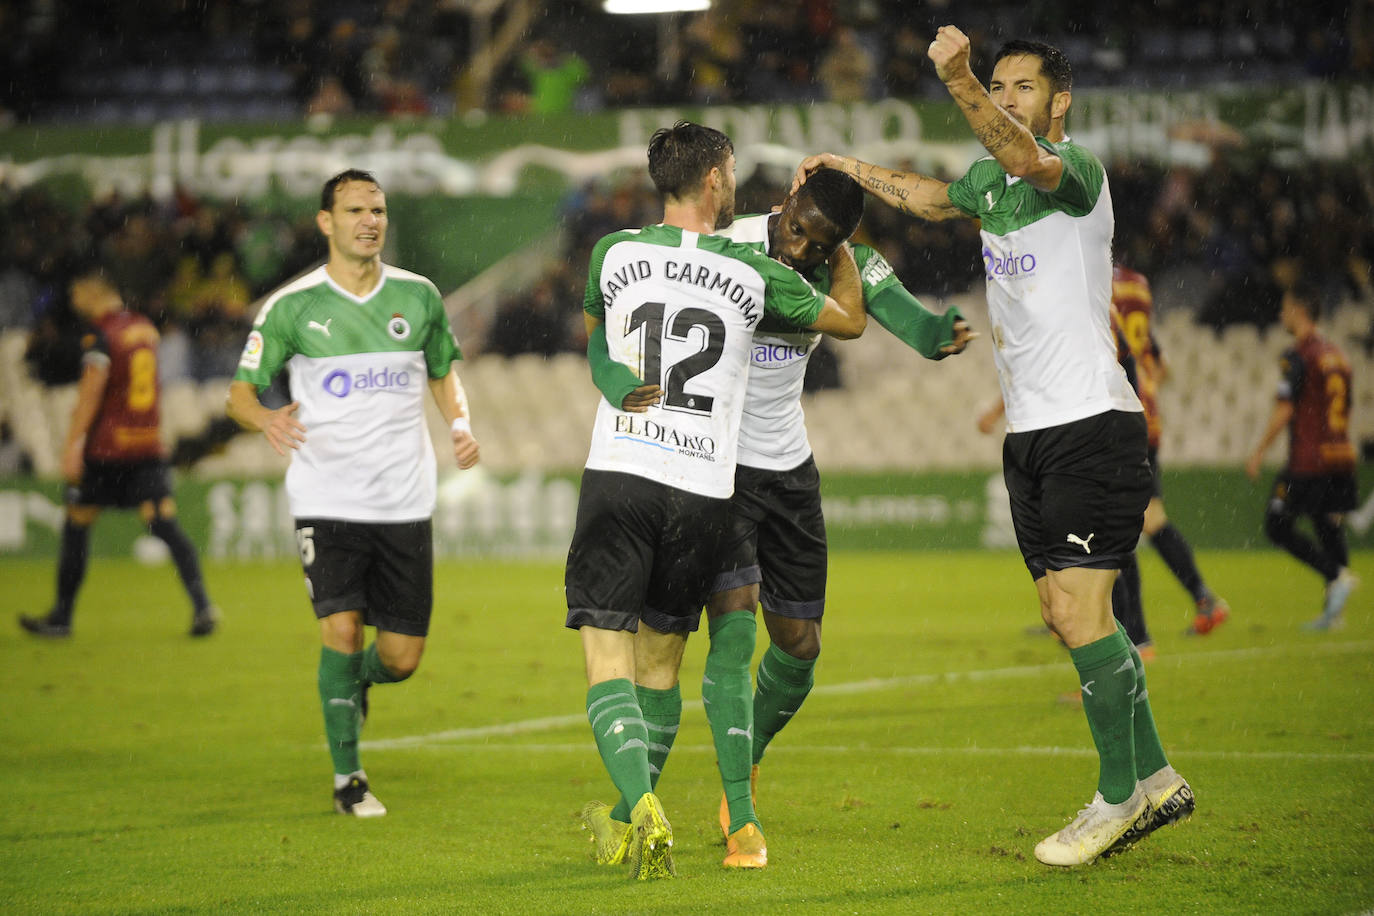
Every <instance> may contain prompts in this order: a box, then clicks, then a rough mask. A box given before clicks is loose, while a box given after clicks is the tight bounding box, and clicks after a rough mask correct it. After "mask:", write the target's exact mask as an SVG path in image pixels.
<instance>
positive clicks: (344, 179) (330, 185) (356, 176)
mask: <svg viewBox="0 0 1374 916" xmlns="http://www.w3.org/2000/svg"><path fill="white" fill-rule="evenodd" d="M350 181H365V182H367V183H368V184H375V185H376V186H377V190H379V191H380V190H381V189H382V185H381V182H379V181H378V180H377V178H376V176H375V175H373V174H372V173H371V172H365V171H363V170H362V169H344V170H343V171H342V172H340V173H339V174H337V175H335V176H334V177H333V178H331V179H329V180H328V181H326V182H325V183H324V188H323V189H321V190H320V209H321V210H333V209H334V192H335V191H337V190H338V189H339V186H340V185H344V184H347V183H348V182H350Z"/></svg>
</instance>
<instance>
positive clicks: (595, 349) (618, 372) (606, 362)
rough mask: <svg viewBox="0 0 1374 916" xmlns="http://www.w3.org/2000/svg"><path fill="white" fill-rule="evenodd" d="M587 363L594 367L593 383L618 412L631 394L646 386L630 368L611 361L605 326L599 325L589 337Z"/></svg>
mask: <svg viewBox="0 0 1374 916" xmlns="http://www.w3.org/2000/svg"><path fill="white" fill-rule="evenodd" d="M587 362H588V363H590V364H591V367H592V382H593V383H594V384H595V385H596V387H597V388H598V389H600V391H601V393H602V395H604V396H605V398H606V400H607V401H610V402H611V405H612V406H614V407H615V408H616V409H617V410H618V409H620V408H621V407H622V406H623V405H624V403H625V398H626V396H628V395H629V394H630V392H632V391H634V390H635V389H636V388H638V387H639V386H640V385H643V384H644V381H643V380H642V379H640V377H639V376H637V375H635V374H634V371H633V370H632V369H630V367H629V366H627V365H625V364H624V363H618V362H616V361H615V360H613V359H611V351H610V347H609V346H607V344H606V326H605V325H604V324H599V325H597V326H596V328H595V329H594V330H593V331H592V332H591V334H589V335H587Z"/></svg>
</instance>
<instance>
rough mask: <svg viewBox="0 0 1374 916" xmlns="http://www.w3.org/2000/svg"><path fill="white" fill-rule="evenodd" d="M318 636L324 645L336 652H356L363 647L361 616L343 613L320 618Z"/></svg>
mask: <svg viewBox="0 0 1374 916" xmlns="http://www.w3.org/2000/svg"><path fill="white" fill-rule="evenodd" d="M320 635H321V638H322V639H323V640H324V644H325V645H326V646H328V647H329V648H331V649H333V650H335V651H336V652H349V653H352V652H357V651H358V650H360V649H361V648H362V647H363V622H362V619H361V615H359V614H356V613H351V612H344V613H339V614H330V615H329V616H328V617H321V618H320Z"/></svg>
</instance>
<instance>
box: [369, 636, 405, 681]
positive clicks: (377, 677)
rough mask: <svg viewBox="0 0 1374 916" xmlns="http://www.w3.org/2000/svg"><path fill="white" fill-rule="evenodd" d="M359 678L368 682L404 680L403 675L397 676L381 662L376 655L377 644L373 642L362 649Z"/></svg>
mask: <svg viewBox="0 0 1374 916" xmlns="http://www.w3.org/2000/svg"><path fill="white" fill-rule="evenodd" d="M406 677H410V675H406ZM361 679H362V680H364V681H367V682H368V683H369V684H395V683H398V682H400V681H404V680H405V677H397V676H396V675H394V674H392V673H391V670H390V669H389V668H387V666H386V665H383V664H382V660H381V658H380V657H379V656H378V655H377V644H376V643H375V642H374V643H373V644H372V645H370V646H368V647H367V649H365V650H364V651H363V662H362V672H361Z"/></svg>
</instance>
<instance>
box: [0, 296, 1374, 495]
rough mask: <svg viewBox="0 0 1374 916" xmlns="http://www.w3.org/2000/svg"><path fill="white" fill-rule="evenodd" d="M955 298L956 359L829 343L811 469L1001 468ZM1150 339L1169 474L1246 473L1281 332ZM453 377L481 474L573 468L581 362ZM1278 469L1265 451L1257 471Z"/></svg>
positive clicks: (982, 351)
mask: <svg viewBox="0 0 1374 916" xmlns="http://www.w3.org/2000/svg"><path fill="white" fill-rule="evenodd" d="M954 301H955V303H957V305H958V307H959V308H960V310H961V311H962V312H963V313H964V314H965V315H966V316H967V317H968V318H969V320H970V322H971V323H972V324H973V326H974V328H975V329H977V330H979V331H980V332H981V333H982V336H981V337H980V338H979V339H978V340H977V341H975V342H974V344H973V346H972V348H971V349H970V351H969V352H968V353H966V354H964V355H963V356H959V357H954V358H950V359H945V360H942V361H940V362H930V361H927V360H924V359H922V358H920V357H919V356H917V355H916V354H914V353H911V352H910V351H909V350H907V349H906V347H904V346H903V345H902V344H901V343H899V342H898V341H897V340H896V339H895V338H893V337H892V336H891V335H889V334H888V333H886V332H885V331H883V330H882V329H881V328H879V327H877V326H876V325H875V326H873V327H871V328H870V330H869V331H868V332H867V333H866V334H865V335H864V337H863V338H862V339H860V340H857V341H852V342H847V343H841V344H838V345H836V350H837V352H838V354H839V358H840V372H841V378H842V380H843V383H844V387H843V388H841V389H839V390H832V391H823V392H820V393H818V394H815V395H808V396H807V398H806V413H807V421H808V422H807V428H808V430H809V432H810V436H811V444H812V447H813V449H814V450H815V452H816V459H817V462H818V463H819V464H820V466H821V467H822V468H823V469H827V470H834V471H851V470H852V471H864V470H958V469H961V468H968V467H978V468H988V467H995V466H996V465H997V464H998V463H999V461H1000V455H1001V436H1000V435H991V436H983V435H981V434H979V433H978V431H977V428H976V426H975V422H974V421H975V418H976V417H977V415H978V413H980V412H981V411H982V410H984V409H985V408H986V407H987V406H989V405H990V404H992V403H995V401H996V399H997V396H998V392H997V384H996V378H995V374H994V372H993V369H992V357H991V351H990V349H989V348H990V346H991V336H990V335H989V334H988V333H987V313H986V308H985V307H984V305H983V302H982V297H981V296H980V295H976V294H974V295H967V296H962V297H959V298H958V299H956V300H954ZM927 304H929V305H931V307H933V308H941V307H944V306H945V305H947V304H948V303H944V304H942V303H938V302H936V301H935V300H927ZM1368 325H1369V313H1368V310H1367V309H1366V308H1365V307H1362V306H1356V305H1348V306H1346V307H1345V308H1343V309H1341V310H1338V311H1337V312H1336V313H1335V315H1334V316H1332V318H1331V319H1330V320H1329V321H1326V322H1324V323H1323V330H1324V332H1325V333H1326V334H1327V335H1328V336H1330V337H1331V338H1332V339H1333V340H1336V341H1338V342H1339V343H1340V344H1341V346H1342V348H1343V349H1344V350H1345V351H1346V353H1347V354H1348V355H1349V356H1350V359H1351V362H1352V366H1353V369H1354V375H1355V384H1354V407H1353V410H1352V417H1351V419H1352V434H1353V437H1354V438H1355V439H1356V440H1357V441H1363V440H1365V439H1370V438H1374V359H1371V358H1370V356H1369V355H1368V354H1367V353H1366V352H1365V350H1364V349H1363V347H1362V346H1361V345H1360V344H1358V343H1356V342H1355V341H1354V340H1353V338H1354V337H1356V336H1357V335H1359V334H1362V333H1366V332H1367V330H1368ZM1155 336H1156V338H1157V339H1158V340H1159V342H1160V346H1161V349H1162V350H1163V353H1164V357H1165V361H1166V362H1167V364H1168V366H1169V372H1170V375H1169V379H1168V380H1167V381H1166V383H1165V385H1164V387H1163V389H1162V392H1161V406H1162V410H1163V415H1164V440H1163V443H1162V444H1161V449H1160V451H1161V455H1162V457H1163V460H1164V461H1165V462H1167V466H1171V467H1173V466H1180V465H1210V466H1222V465H1229V466H1233V467H1238V466H1240V465H1242V464H1243V463H1244V461H1245V459H1246V456H1247V455H1248V454H1249V450H1250V449H1251V448H1252V447H1253V445H1254V442H1255V440H1256V439H1257V438H1258V436H1259V434H1260V431H1261V429H1262V427H1263V424H1264V422H1265V420H1266V419H1267V417H1268V415H1269V410H1270V407H1271V405H1272V403H1273V397H1274V389H1275V386H1276V384H1277V382H1278V355H1279V353H1280V352H1281V351H1282V350H1283V348H1284V347H1286V346H1287V345H1288V337H1287V335H1286V334H1284V333H1283V331H1282V330H1281V329H1280V328H1278V327H1273V328H1270V329H1269V331H1268V333H1266V334H1260V333H1259V332H1257V331H1256V330H1255V329H1254V328H1252V327H1249V326H1234V327H1231V328H1228V329H1227V330H1226V332H1225V333H1224V334H1222V335H1220V336H1218V335H1216V334H1214V333H1213V332H1212V331H1211V330H1210V329H1208V328H1205V327H1201V326H1199V325H1196V324H1194V323H1193V322H1192V321H1191V320H1190V319H1189V317H1188V316H1187V315H1186V314H1183V313H1181V312H1178V311H1175V312H1171V313H1168V314H1166V315H1165V316H1163V318H1162V319H1161V320H1159V321H1158V322H1157V323H1156V327H1155ZM24 343H25V336H24V334H23V332H18V331H10V332H7V333H5V334H3V335H0V417H4V418H7V419H8V420H9V422H10V425H11V427H12V428H13V430H14V434H15V436H16V438H17V439H18V441H19V442H20V443H21V444H22V445H23V447H24V448H25V450H26V451H28V452H29V454H30V455H31V457H32V458H33V460H34V465H35V467H36V468H37V470H38V473H39V474H40V475H43V476H56V475H57V474H58V461H59V452H60V449H61V446H62V439H63V436H64V435H65V432H66V425H67V420H68V417H69V416H70V413H71V406H72V402H73V400H74V398H75V386H68V387H66V388H61V389H56V390H48V389H45V388H43V386H41V385H39V384H37V383H36V382H34V381H32V380H31V379H30V378H29V377H28V375H27V373H26V372H25V366H24V363H23V359H22V356H23V351H24ZM459 375H460V376H461V378H462V379H463V384H464V386H465V387H466V389H467V391H468V397H469V400H470V401H471V404H472V411H473V417H474V422H473V428H474V430H475V431H476V433H477V435H478V438H479V439H480V440H481V442H482V459H483V463H484V464H485V466H486V467H487V469H488V470H489V471H494V472H498V473H506V472H519V471H526V470H552V469H576V468H579V467H581V465H582V462H583V460H584V459H585V458H586V454H587V443H588V431H589V429H590V424H591V418H592V416H593V414H594V413H595V411H596V403H597V398H598V397H599V395H598V393H597V391H596V388H595V387H594V386H593V385H592V383H591V379H590V377H589V376H588V374H587V369H586V364H585V360H584V359H583V357H582V356H581V354H577V353H566V354H560V355H558V356H555V357H552V358H549V359H545V358H542V357H539V356H532V355H526V356H518V357H514V358H504V357H499V356H478V357H476V358H474V359H472V360H469V361H467V362H464V363H460V364H459ZM227 384H228V382H227V380H212V381H208V382H203V383H196V382H190V381H184V380H183V381H177V382H173V383H169V384H167V385H165V386H164V389H163V411H164V413H163V417H164V438H165V439H166V441H167V443H168V444H169V445H170V444H171V443H173V442H174V441H175V440H176V439H177V438H178V437H181V436H188V435H194V434H196V433H198V432H200V431H201V430H203V429H204V428H205V424H206V423H208V422H209V421H210V420H211V419H212V418H214V417H217V416H220V417H222V416H223V414H224V395H225V391H226V388H227ZM430 419H431V423H430V432H431V435H432V436H433V440H434V444H435V449H436V452H437V453H438V454H439V455H441V456H443V455H446V454H447V452H448V441H449V436H448V430H447V429H446V428H444V426H443V424H442V422H440V420H439V419H438V416H437V414H436V413H435V412H434V411H430ZM1282 457H1283V450H1282V448H1279V447H1276V448H1275V449H1274V450H1273V451H1272V452H1271V453H1270V456H1269V459H1270V461H1271V462H1278V461H1281V460H1282ZM285 463H286V462H285V460H284V459H282V458H281V457H279V456H278V455H277V454H276V453H275V452H273V451H272V449H271V448H270V447H269V446H268V445H267V443H266V441H265V440H263V439H262V438H261V437H258V436H240V437H238V438H237V439H235V440H233V441H232V442H230V443H229V445H228V446H227V447H226V448H225V449H224V450H223V451H222V452H220V453H217V454H214V455H211V456H209V457H207V458H205V459H204V460H202V461H201V462H200V463H199V464H197V466H196V468H195V470H194V472H193V473H195V474H196V475H197V476H202V477H222V476H261V475H267V476H273V475H277V474H280V473H281V472H282V470H283V468H284V467H285Z"/></svg>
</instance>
